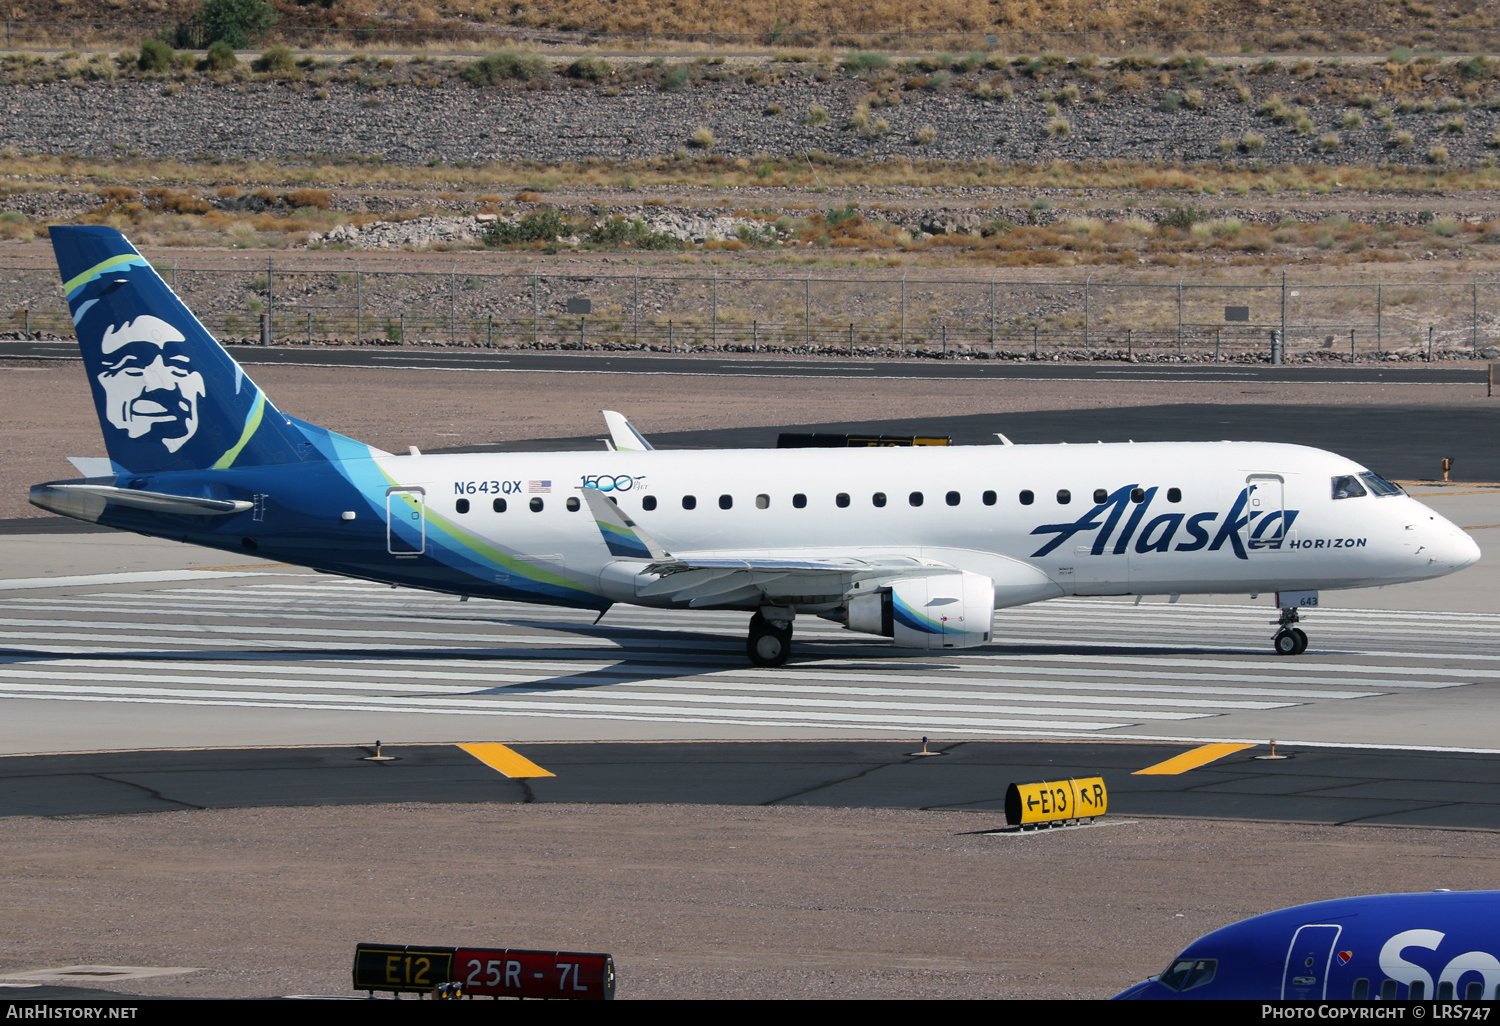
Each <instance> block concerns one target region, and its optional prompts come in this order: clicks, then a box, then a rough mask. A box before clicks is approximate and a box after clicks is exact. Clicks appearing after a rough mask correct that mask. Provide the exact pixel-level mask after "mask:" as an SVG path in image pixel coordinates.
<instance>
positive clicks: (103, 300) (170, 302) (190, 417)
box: [50, 227, 323, 473]
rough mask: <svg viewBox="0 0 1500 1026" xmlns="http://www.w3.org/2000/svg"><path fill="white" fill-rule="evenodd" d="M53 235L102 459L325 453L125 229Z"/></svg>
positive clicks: (290, 458) (137, 461)
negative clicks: (90, 393) (200, 319)
mask: <svg viewBox="0 0 1500 1026" xmlns="http://www.w3.org/2000/svg"><path fill="white" fill-rule="evenodd" d="M50 234H51V236H52V249H53V252H54V253H56V255H57V267H58V270H59V271H60V272H61V273H62V279H63V291H64V292H66V293H67V296H68V307H69V309H70V310H71V311H72V313H73V324H74V326H75V328H76V330H77V333H78V346H79V349H80V350H82V352H83V363H84V367H85V368H86V369H87V372H88V379H89V387H90V388H92V389H93V392H94V405H95V406H96V407H97V409H98V411H99V426H100V427H101V428H102V429H103V431H104V443H105V446H106V447H107V449H108V451H109V458H110V459H111V460H113V461H114V462H115V463H117V464H119V465H120V466H122V467H125V468H126V469H127V470H129V471H131V472H133V473H152V472H156V471H163V470H209V469H214V470H222V469H226V468H228V467H240V466H269V465H276V464H284V463H300V462H303V461H305V460H309V459H314V460H316V459H322V458H323V456H322V454H320V453H319V452H318V449H317V447H316V446H314V445H313V444H311V442H310V441H309V439H308V438H307V436H306V435H305V434H303V433H302V431H300V430H299V428H298V424H297V423H294V422H293V420H292V419H291V418H289V417H287V416H285V415H284V414H282V413H281V412H280V411H279V410H277V409H276V408H275V407H274V406H272V405H271V401H270V400H269V399H267V398H266V396H265V393H264V392H262V391H261V390H260V389H259V388H257V387H256V385H255V383H254V382H253V381H251V380H250V378H249V377H248V376H246V374H245V372H244V371H243V370H242V369H241V368H240V365H239V364H237V363H235V361H234V358H233V357H231V356H230V355H229V353H228V352H227V351H226V350H225V349H224V347H223V346H221V345H219V343H218V342H217V341H215V339H214V337H213V336H212V335H210V334H209V333H208V330H207V329H206V328H204V327H203V325H202V324H200V323H199V322H198V319H197V318H196V317H194V316H193V314H192V311H190V310H189V309H188V308H187V306H186V305H184V304H183V302H182V300H180V299H178V298H177V294H176V293H175V292H173V291H172V290H171V288H170V287H169V286H168V285H167V283H166V282H164V281H162V279H161V276H160V275H158V274H157V273H156V271H155V270H153V269H152V267H151V265H150V264H149V263H147V262H146V259H145V257H143V256H141V255H140V253H138V252H137V251H136V249H135V247H134V246H132V245H131V244H130V243H129V242H128V241H126V239H125V236H123V235H121V234H120V233H119V232H117V231H115V230H114V229H113V228H98V227H54V228H51V229H50Z"/></svg>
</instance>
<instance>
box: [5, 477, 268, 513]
mask: <svg viewBox="0 0 1500 1026" xmlns="http://www.w3.org/2000/svg"><path fill="white" fill-rule="evenodd" d="M106 503H107V504H110V505H114V506H129V507H130V508H132V509H144V510H149V511H150V512H152V513H179V514H188V515H191V516H200V517H202V516H210V517H215V516H227V515H228V514H231V513H243V512H245V511H246V510H248V509H250V508H252V507H253V506H254V503H252V502H251V501H250V500H248V499H205V498H201V497H199V496H196V495H168V494H167V493H165V492H142V491H137V490H135V489H133V488H117V487H116V486H114V485H112V484H95V483H92V482H86V481H79V482H59V483H54V484H40V485H33V486H32V488H31V504H32V505H33V506H40V507H41V508H42V509H45V510H48V511H50V512H53V513H61V514H62V515H63V516H70V517H77V518H78V519H84V520H97V519H98V515H99V513H102V512H103V510H104V505H105V504H106ZM88 514H92V515H88Z"/></svg>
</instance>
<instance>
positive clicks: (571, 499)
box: [564, 495, 583, 513]
mask: <svg viewBox="0 0 1500 1026" xmlns="http://www.w3.org/2000/svg"><path fill="white" fill-rule="evenodd" d="M564 505H565V506H567V507H568V512H569V513H577V512H578V507H579V506H581V505H583V503H581V502H579V501H578V496H576V495H570V496H568V501H567V502H566V503H564Z"/></svg>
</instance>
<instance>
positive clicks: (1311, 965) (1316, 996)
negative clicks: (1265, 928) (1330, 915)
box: [1281, 924, 1344, 1001]
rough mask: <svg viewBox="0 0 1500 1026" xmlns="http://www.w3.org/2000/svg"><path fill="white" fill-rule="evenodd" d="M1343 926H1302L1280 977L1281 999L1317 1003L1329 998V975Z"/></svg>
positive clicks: (1293, 937) (1288, 950) (1295, 935)
mask: <svg viewBox="0 0 1500 1026" xmlns="http://www.w3.org/2000/svg"><path fill="white" fill-rule="evenodd" d="M1343 931H1344V928H1343V927H1342V926H1330V925H1322V924H1320V925H1318V926H1303V927H1299V928H1298V929H1297V932H1296V933H1295V934H1294V935H1293V936H1292V943H1291V947H1289V948H1288V949H1287V953H1286V970H1285V972H1284V973H1283V975H1282V978H1281V1000H1283V1001H1317V1000H1321V999H1322V998H1326V997H1327V996H1328V973H1329V972H1330V971H1331V970H1332V968H1333V949H1334V947H1335V946H1336V945H1337V944H1338V942H1339V934H1340V933H1342V932H1343Z"/></svg>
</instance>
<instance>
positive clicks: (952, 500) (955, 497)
mask: <svg viewBox="0 0 1500 1026" xmlns="http://www.w3.org/2000/svg"><path fill="white" fill-rule="evenodd" d="M943 498H944V500H945V501H946V502H947V503H948V505H950V506H957V505H958V503H959V500H960V499H962V498H963V496H961V495H959V494H958V493H957V492H949V493H948V494H947V495H945V496H943Z"/></svg>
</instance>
